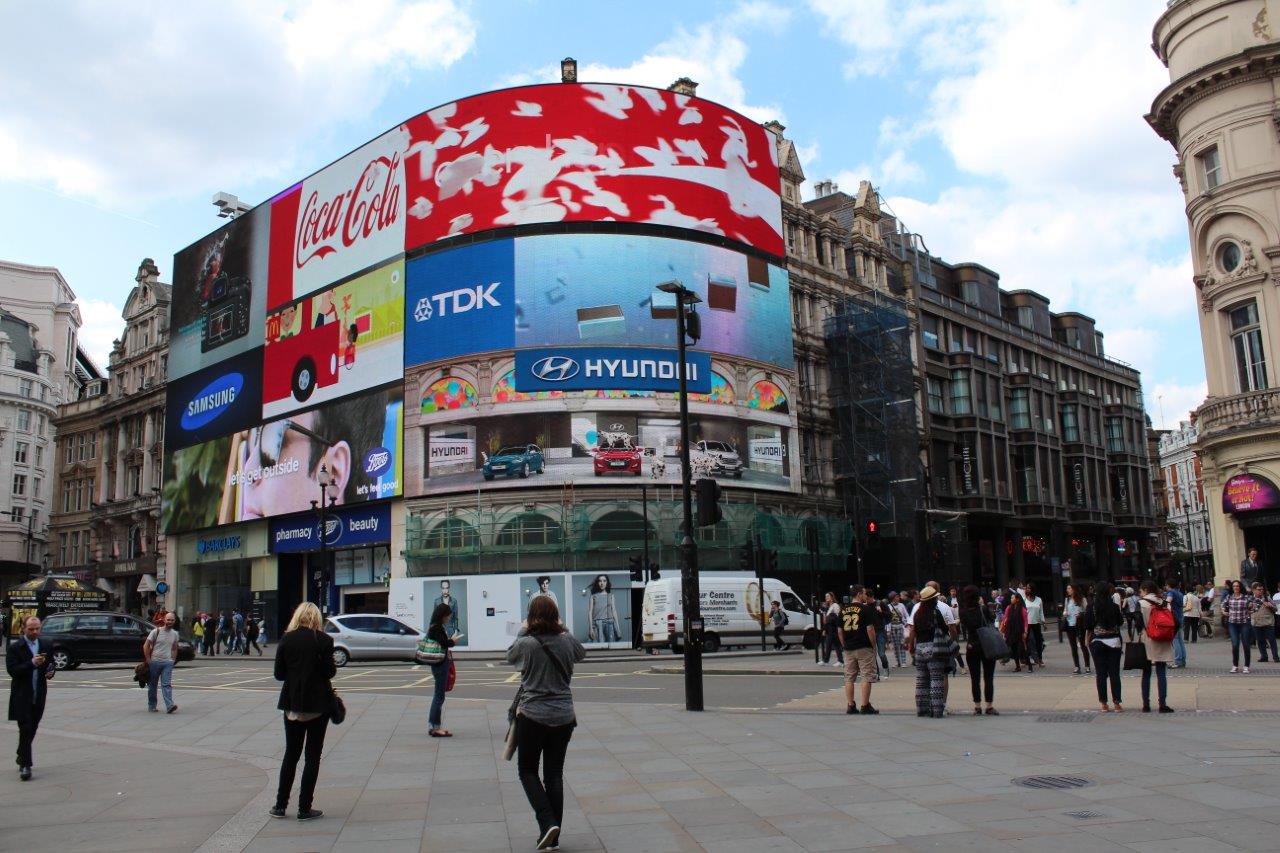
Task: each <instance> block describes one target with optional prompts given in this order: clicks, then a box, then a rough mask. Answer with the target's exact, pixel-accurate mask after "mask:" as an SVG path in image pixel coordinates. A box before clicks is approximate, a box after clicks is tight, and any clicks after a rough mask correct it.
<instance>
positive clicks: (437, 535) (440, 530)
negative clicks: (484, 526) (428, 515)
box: [422, 518, 480, 551]
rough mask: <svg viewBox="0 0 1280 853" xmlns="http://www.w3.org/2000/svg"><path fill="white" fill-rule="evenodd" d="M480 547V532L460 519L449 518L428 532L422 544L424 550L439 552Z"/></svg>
mask: <svg viewBox="0 0 1280 853" xmlns="http://www.w3.org/2000/svg"><path fill="white" fill-rule="evenodd" d="M479 545H480V534H479V532H477V531H476V529H475V527H473V526H472V525H470V524H468V523H467V522H465V521H463V520H462V519H460V518H447V519H445V520H444V521H442V522H440V523H439V524H437V525H436V526H435V527H433V528H431V530H429V531H427V535H426V536H425V537H424V538H423V542H422V547H423V548H426V549H431V550H437V551H445V550H448V551H460V550H463V549H466V548H476V547H478V546H479Z"/></svg>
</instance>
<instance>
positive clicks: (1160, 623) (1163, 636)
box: [1147, 604, 1178, 643]
mask: <svg viewBox="0 0 1280 853" xmlns="http://www.w3.org/2000/svg"><path fill="white" fill-rule="evenodd" d="M1177 633H1178V623H1177V622H1176V621H1175V620H1174V618H1173V611H1171V610H1170V609H1169V607H1168V605H1165V604H1161V605H1152V606H1151V618H1150V619H1148V620H1147V638H1148V639H1150V640H1151V641H1152V642H1156V643H1171V642H1173V638H1174V636H1175V635H1176V634H1177Z"/></svg>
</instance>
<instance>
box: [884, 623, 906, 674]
mask: <svg viewBox="0 0 1280 853" xmlns="http://www.w3.org/2000/svg"><path fill="white" fill-rule="evenodd" d="M888 633H889V644H890V645H892V646H893V658H894V660H895V661H897V664H898V666H902V665H903V664H905V663H906V662H907V649H906V645H905V644H904V642H903V639H904V637H903V635H904V634H905V631H904V630H903V628H902V626H901V625H893V624H890V625H889V628H888Z"/></svg>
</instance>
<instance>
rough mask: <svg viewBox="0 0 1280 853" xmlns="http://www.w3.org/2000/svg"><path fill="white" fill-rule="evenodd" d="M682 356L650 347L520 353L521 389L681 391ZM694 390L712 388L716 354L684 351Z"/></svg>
mask: <svg viewBox="0 0 1280 853" xmlns="http://www.w3.org/2000/svg"><path fill="white" fill-rule="evenodd" d="M679 368H680V364H679V356H678V354H677V352H676V350H673V349H655V348H648V347H556V348H541V349H527V350H517V351H516V388H517V389H518V390H519V391H521V392H524V393H529V392H532V391H678V390H680V376H679ZM685 370H686V377H687V382H688V388H689V391H690V393H694V394H706V393H709V392H710V391H711V356H710V355H708V354H707V353H704V352H688V353H686V354H685Z"/></svg>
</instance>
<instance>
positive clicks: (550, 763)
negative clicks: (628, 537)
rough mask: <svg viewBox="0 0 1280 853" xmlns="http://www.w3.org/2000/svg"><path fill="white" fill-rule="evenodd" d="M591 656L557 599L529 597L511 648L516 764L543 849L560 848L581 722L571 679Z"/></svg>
mask: <svg viewBox="0 0 1280 853" xmlns="http://www.w3.org/2000/svg"><path fill="white" fill-rule="evenodd" d="M586 657H587V650H586V649H584V648H583V647H582V643H580V642H578V640H577V639H576V638H575V637H574V636H573V635H572V634H570V633H569V632H568V631H566V630H565V627H564V624H563V623H562V622H561V621H560V608H559V607H557V606H556V603H555V601H553V600H552V599H551V598H550V597H549V596H545V595H542V596H538V597H537V598H534V599H533V600H532V601H531V602H529V618H528V619H527V620H526V621H525V628H524V630H522V631H521V632H520V636H518V637H517V638H516V641H515V642H514V643H512V644H511V648H509V649H507V663H509V664H512V665H513V666H515V667H516V668H517V669H519V670H520V692H519V694H518V699H517V703H516V719H515V725H516V750H517V753H518V754H517V756H516V766H517V771H518V773H519V776H520V784H521V785H522V786H523V787H524V794H525V796H526V797H527V798H528V799H529V805H530V806H531V807H532V808H533V813H534V817H535V818H537V821H538V849H539V850H553V849H559V843H560V828H561V827H562V826H563V825H564V757H565V753H567V752H568V751H569V740H570V738H572V737H573V729H574V727H575V726H576V725H577V724H578V723H577V715H576V714H575V712H574V708H573V692H572V690H571V689H570V682H571V681H572V680H573V665H574V664H576V663H578V662H579V661H582V660H584V659H586ZM539 761H541V763H542V777H541V778H539V777H538V764H539Z"/></svg>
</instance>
